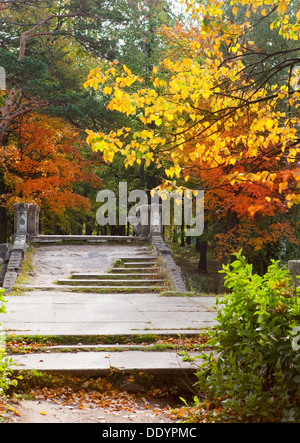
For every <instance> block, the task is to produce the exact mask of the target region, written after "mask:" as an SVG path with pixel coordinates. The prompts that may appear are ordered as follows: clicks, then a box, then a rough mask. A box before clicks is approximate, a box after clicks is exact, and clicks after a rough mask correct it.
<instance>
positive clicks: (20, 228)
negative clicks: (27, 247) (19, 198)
mask: <svg viewBox="0 0 300 443" xmlns="http://www.w3.org/2000/svg"><path fill="white" fill-rule="evenodd" d="M28 208H29V205H28V203H16V204H14V211H15V232H14V233H15V235H18V234H20V235H26V234H27V220H28V218H27V213H28Z"/></svg>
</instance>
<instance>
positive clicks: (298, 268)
mask: <svg viewBox="0 0 300 443" xmlns="http://www.w3.org/2000/svg"><path fill="white" fill-rule="evenodd" d="M288 268H289V271H290V273H291V274H292V279H293V284H294V286H295V287H296V288H298V287H299V286H300V280H299V279H300V260H290V261H289V262H288ZM297 276H298V277H299V279H298V278H297Z"/></svg>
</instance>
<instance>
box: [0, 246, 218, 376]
mask: <svg viewBox="0 0 300 443" xmlns="http://www.w3.org/2000/svg"><path fill="white" fill-rule="evenodd" d="M125 257H126V258H128V257H129V258H132V259H139V260H140V261H142V259H143V258H144V257H145V259H149V260H152V259H156V256H155V255H154V253H153V251H152V250H151V248H150V247H149V245H147V244H145V245H144V246H140V245H137V244H117V245H116V244H109V243H102V244H97V245H80V244H77V245H51V246H47V245H43V246H40V247H38V248H36V250H35V252H34V253H33V255H32V264H33V268H34V269H33V271H30V272H29V275H28V280H27V281H26V284H23V285H22V284H19V290H20V291H21V293H20V295H15V293H14V295H7V296H6V297H5V298H6V300H7V303H6V311H7V313H6V314H0V324H2V326H3V328H4V329H5V332H6V334H7V335H11V334H16V335H24V336H35V335H40V336H70V337H78V336H105V335H107V336H112V335H129V336H134V335H142V334H145V335H146V334H147V335H148V334H157V335H175V336H178V334H180V335H182V334H196V335H198V334H199V333H200V332H201V331H203V329H205V328H208V327H211V326H212V325H214V324H215V320H214V319H215V317H216V310H215V307H214V304H215V298H214V297H185V296H181V297H178V296H177V297H173V296H172V297H170V296H168V297H167V296H162V295H161V292H160V291H155V290H153V292H152V291H149V290H147V289H146V290H145V292H143V293H141V292H140V291H136V292H130V293H128V292H126V290H125V292H124V293H122V292H120V291H119V292H118V290H117V291H114V292H113V293H111V292H109V291H107V292H105V289H103V288H102V289H101V291H102V292H101V293H97V292H92V290H91V291H90V290H89V288H88V287H85V288H84V290H82V291H83V292H80V291H81V289H80V288H79V289H78V288H77V289H76V290H75V292H74V290H72V289H70V288H69V286H67V287H64V288H62V287H60V286H59V285H58V284H57V282H58V280H60V279H61V280H66V279H70V277H71V276H72V274H74V273H78V274H80V273H81V274H83V273H84V274H85V275H86V274H88V273H90V274H97V273H98V274H103V273H107V272H108V271H109V269H110V268H112V266H113V263H114V262H115V260H117V259H120V258H125ZM143 266H145V265H144V264H143ZM112 275H113V274H112ZM69 281H70V280H69ZM166 289H167V288H166ZM70 340H71V339H70ZM70 344H71V343H70ZM109 354H110V356H109V357H108V354H107V353H106V352H77V353H76V354H70V353H51V352H49V353H44V354H32V355H31V354H28V355H20V356H14V361H15V362H16V363H17V365H18V367H19V369H39V370H60V371H77V372H78V371H83V372H84V371H88V372H93V373H94V372H95V371H96V372H97V371H98V373H103V372H105V371H107V370H108V369H109V368H111V367H117V368H118V369H120V370H122V371H127V370H128V371H132V370H134V369H135V370H149V371H157V370H160V371H168V370H169V371H174V370H175V369H182V368H184V369H186V370H188V369H193V370H194V364H192V363H189V362H183V361H182V358H179V357H178V354H177V353H176V352H155V353H154V352H149V351H148V352H143V351H130V350H127V351H124V352H117V351H115V352H111V353H109Z"/></svg>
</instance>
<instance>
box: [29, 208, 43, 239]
mask: <svg viewBox="0 0 300 443" xmlns="http://www.w3.org/2000/svg"><path fill="white" fill-rule="evenodd" d="M28 206H29V207H28V211H27V234H28V235H29V236H34V235H38V233H39V215H40V210H41V208H40V207H39V206H37V205H35V204H29V205H28Z"/></svg>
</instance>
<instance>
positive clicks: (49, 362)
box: [13, 350, 201, 377]
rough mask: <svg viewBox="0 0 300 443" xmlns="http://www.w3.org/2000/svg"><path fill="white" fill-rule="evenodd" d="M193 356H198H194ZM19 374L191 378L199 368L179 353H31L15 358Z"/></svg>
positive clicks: (199, 361)
mask: <svg viewBox="0 0 300 443" xmlns="http://www.w3.org/2000/svg"><path fill="white" fill-rule="evenodd" d="M193 355H194V356H199V353H198V354H196V353H195V354H194V353H193ZM13 361H14V363H15V364H16V370H17V371H18V372H21V373H22V371H30V370H37V371H41V372H55V373H64V374H78V375H84V376H90V377H92V376H105V375H109V374H110V373H111V370H112V368H114V369H116V370H119V371H122V373H123V374H132V373H136V372H143V373H151V374H160V375H163V374H164V375H168V376H171V375H175V374H176V375H181V376H186V375H187V374H189V375H192V374H194V373H195V371H196V370H197V368H198V367H199V366H200V364H201V360H199V359H196V360H192V361H186V360H185V359H183V357H181V356H180V355H179V354H178V352H176V351H175V352H174V351H168V352H157V351H148V352H143V351H138V350H135V351H126V352H109V351H107V352H101V351H99V352H77V353H64V352H55V353H34V354H25V355H14V356H13Z"/></svg>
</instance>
